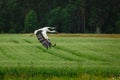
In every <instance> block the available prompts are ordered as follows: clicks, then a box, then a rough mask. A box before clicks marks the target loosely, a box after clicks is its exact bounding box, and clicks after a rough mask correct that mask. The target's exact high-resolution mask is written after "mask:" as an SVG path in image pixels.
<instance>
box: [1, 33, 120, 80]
mask: <svg viewBox="0 0 120 80" xmlns="http://www.w3.org/2000/svg"><path fill="white" fill-rule="evenodd" d="M49 36H50V38H51V41H52V42H53V43H54V42H55V43H56V44H57V46H56V47H54V48H52V49H49V50H47V49H45V48H44V47H43V46H42V45H41V44H40V43H39V42H38V40H37V38H36V36H30V34H0V79H2V80H31V79H33V80H39V79H40V78H41V80H42V79H43V80H70V79H71V80H117V79H118V80H119V79H120V35H114V34H112V35H110V34H108V35H106V34H102V35H94V34H50V35H49Z"/></svg>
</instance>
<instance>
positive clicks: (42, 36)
mask: <svg viewBox="0 0 120 80" xmlns="http://www.w3.org/2000/svg"><path fill="white" fill-rule="evenodd" d="M47 32H51V33H53V32H56V31H55V28H53V27H43V28H40V29H37V30H35V31H34V34H35V35H36V36H37V38H38V40H39V42H41V43H42V45H43V46H44V47H46V48H47V49H49V48H51V47H54V46H56V44H54V45H52V43H51V42H50V39H49V38H48V36H47Z"/></svg>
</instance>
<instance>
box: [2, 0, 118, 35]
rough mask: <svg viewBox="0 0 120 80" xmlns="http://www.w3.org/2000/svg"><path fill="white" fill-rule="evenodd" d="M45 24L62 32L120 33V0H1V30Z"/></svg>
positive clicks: (23, 30) (16, 30) (24, 30)
mask: <svg viewBox="0 0 120 80" xmlns="http://www.w3.org/2000/svg"><path fill="white" fill-rule="evenodd" d="M44 26H52V27H56V29H57V31H58V32H63V33H120V0H0V33H31V32H33V31H34V30H35V29H38V28H41V27H44Z"/></svg>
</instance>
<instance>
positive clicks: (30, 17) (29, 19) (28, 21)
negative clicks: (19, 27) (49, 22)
mask: <svg viewBox="0 0 120 80" xmlns="http://www.w3.org/2000/svg"><path fill="white" fill-rule="evenodd" d="M37 27H38V20H37V15H36V13H35V12H34V11H33V10H30V11H29V13H28V14H27V15H26V17H25V32H27V33H28V32H33V31H34V30H35V29H37Z"/></svg>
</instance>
